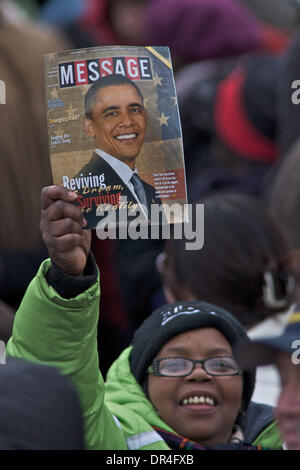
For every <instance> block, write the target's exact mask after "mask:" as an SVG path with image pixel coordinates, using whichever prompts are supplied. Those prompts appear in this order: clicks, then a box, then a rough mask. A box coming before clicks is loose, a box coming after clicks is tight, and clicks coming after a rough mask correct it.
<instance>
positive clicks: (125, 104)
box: [44, 46, 187, 229]
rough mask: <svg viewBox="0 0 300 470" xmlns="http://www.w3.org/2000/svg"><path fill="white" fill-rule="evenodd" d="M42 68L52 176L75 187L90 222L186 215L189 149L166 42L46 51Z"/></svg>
mask: <svg viewBox="0 0 300 470" xmlns="http://www.w3.org/2000/svg"><path fill="white" fill-rule="evenodd" d="M44 69H45V87H46V103H47V122H48V135H49V149H50V162H51V168H52V175H53V183H54V184H57V185H63V186H64V187H66V188H68V189H69V190H71V191H73V192H76V193H77V194H78V198H77V203H78V204H79V206H80V210H81V212H82V213H83V214H84V216H85V218H86V219H87V222H88V225H87V228H91V229H94V228H96V227H97V226H98V223H99V222H100V221H102V222H103V221H104V220H105V221H106V222H107V221H109V223H110V224H111V225H110V226H120V225H121V224H125V225H126V224H128V223H129V221H130V220H133V219H135V218H136V217H138V220H139V221H140V220H143V221H144V222H145V223H146V224H157V223H159V224H161V223H167V224H170V223H177V222H183V220H184V217H185V216H184V210H183V207H184V205H185V204H186V203H187V196H186V181H185V169H184V156H183V144H182V133H181V125H180V118H179V111H178V105H177V97H176V89H175V85H174V77H173V71H172V64H171V57H170V51H169V48H167V47H129V46H109V47H93V48H87V49H78V50H71V51H65V52H58V53H53V54H47V55H45V56H44ZM157 208H158V209H157ZM161 208H163V209H161ZM174 208H175V209H176V210H174ZM177 209H179V210H177ZM158 216H159V219H158Z"/></svg>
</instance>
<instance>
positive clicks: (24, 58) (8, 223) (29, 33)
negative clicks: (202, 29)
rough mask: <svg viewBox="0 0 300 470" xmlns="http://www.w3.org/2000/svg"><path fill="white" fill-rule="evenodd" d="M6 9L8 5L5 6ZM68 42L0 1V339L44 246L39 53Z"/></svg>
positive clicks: (46, 167)
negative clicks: (0, 95) (1, 93)
mask: <svg viewBox="0 0 300 470" xmlns="http://www.w3.org/2000/svg"><path fill="white" fill-rule="evenodd" d="M9 11H10V12H11V9H10V8H9ZM66 47H69V43H68V42H67V41H66V40H65V39H64V38H63V37H61V36H59V35H57V34H54V33H53V32H52V31H51V30H49V29H48V28H45V27H40V26H36V25H35V24H34V23H32V22H30V20H24V19H21V18H20V17H18V16H17V15H11V14H10V13H9V14H8V10H7V3H6V2H4V3H2V2H1V3H0V79H1V80H2V81H3V82H4V83H5V103H3V104H0V121H1V128H0V155H1V157H0V174H1V186H0V198H1V200H2V207H3V216H4V218H5V222H4V223H3V224H2V229H1V232H0V299H1V300H2V302H1V307H0V312H1V313H0V315H1V319H0V340H2V341H7V340H8V338H9V336H10V334H11V328H12V323H13V318H14V311H15V309H16V308H18V306H19V303H20V301H21V299H22V297H23V295H24V292H25V290H26V287H27V285H28V283H29V282H30V280H31V279H32V277H33V276H34V273H35V270H36V267H37V266H38V265H39V263H40V261H41V260H42V259H43V258H44V257H45V255H46V252H45V248H44V245H43V242H42V239H41V236H40V232H39V212H40V202H39V193H40V190H41V187H42V186H44V185H45V184H47V183H49V182H50V181H51V171H50V161H49V150H48V136H47V121H46V105H45V97H44V83H43V57H42V54H43V53H47V52H53V51H56V50H60V49H64V48H66Z"/></svg>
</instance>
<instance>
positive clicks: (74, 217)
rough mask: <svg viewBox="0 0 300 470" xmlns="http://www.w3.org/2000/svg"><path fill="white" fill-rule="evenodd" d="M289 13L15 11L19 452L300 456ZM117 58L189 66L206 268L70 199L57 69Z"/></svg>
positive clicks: (0, 315) (9, 143) (10, 401)
mask: <svg viewBox="0 0 300 470" xmlns="http://www.w3.org/2000/svg"><path fill="white" fill-rule="evenodd" d="M274 3H275V0H264V2H259V1H255V0H201V1H200V0H109V1H105V0H89V1H87V0H73V1H72V2H71V1H69V0H44V1H42V0H40V1H37V0H32V1H31V0H27V1H25V0H24V1H21V0H19V1H18V2H17V1H13V0H0V80H3V81H4V82H5V83H6V84H7V95H6V103H5V104H0V119H1V128H0V169H1V180H2V184H1V190H0V191H1V193H0V194H1V195H2V201H3V207H4V218H3V224H2V231H1V236H0V340H1V341H2V342H4V343H6V345H7V347H6V358H7V364H6V365H5V366H1V365H0V375H1V374H2V377H1V380H0V395H1V397H3V399H2V398H1V404H0V409H1V413H0V415H1V416H5V419H1V418H0V448H3V449H6V448H8V449H22V448H26V449H35V448H36V449H47V448H48V449H54V448H57V449H103V450H104V449H105V450H112V449H114V450H125V449H128V450H142V449H145V450H168V449H185V450H197V449H199V450H200V449H201V450H203V449H210V450H212V449H216V450H223V449H233V450H235V449H237V450H248V449H249V450H250V449H251V450H258V449H259V450H260V449H288V450H290V449H298V450H299V449H300V369H299V368H300V314H299V305H300V249H299V248H300V246H299V238H300V219H298V217H299V215H298V201H299V199H300V189H299V184H298V172H300V160H299V158H300V157H299V155H300V147H299V142H300V140H299V139H300V127H299V126H300V124H299V123H300V119H299V117H300V111H299V110H300V108H299V106H300V100H299V102H298V95H297V87H299V86H300V85H299V84H300V63H299V49H300V4H299V3H298V2H294V1H291V0H276V8H274ZM109 44H111V45H116V44H119V45H124V44H125V45H149V44H151V45H153V46H156V45H168V46H169V47H170V51H171V55H172V60H173V67H174V75H175V85H176V89H177V96H178V105H179V111H180V116H181V125H182V135H183V145H184V155H185V171H186V183H187V196H188V202H189V203H191V204H192V206H193V209H195V208H196V205H197V204H204V245H203V247H202V248H201V249H198V250H187V249H186V241H187V240H186V239H185V238H184V237H183V238H182V239H176V237H175V236H174V235H173V234H172V231H171V236H170V239H169V240H167V241H165V240H162V239H158V240H151V239H149V240H142V239H138V240H130V239H127V240H121V239H120V240H112V239H106V240H99V239H98V237H97V236H96V232H95V231H94V230H92V231H90V230H86V229H85V227H86V220H85V218H84V216H83V214H82V213H81V212H80V210H79V208H78V206H77V205H76V202H75V201H76V198H77V197H78V195H77V194H75V193H72V192H71V191H68V190H67V189H65V188H62V187H59V186H51V170H50V161H49V152H48V139H47V123H46V107H45V102H44V96H43V90H44V84H43V66H42V54H44V53H47V52H54V51H59V50H66V49H72V48H81V47H90V46H98V45H100V46H101V45H109ZM108 86H109V87H111V88H113V87H115V88H114V89H116V87H119V88H120V87H121V88H122V87H129V89H130V90H131V93H133V91H132V87H131V85H130V84H128V83H127V82H126V83H125V82H124V83H123V82H122V80H121V81H120V80H119V79H118V80H117V81H116V82H115V83H114V82H113V81H112V82H109V85H108ZM134 92H135V90H134ZM136 101H138V102H139V101H141V100H140V99H139V98H138V99H136ZM139 106H140V107H141V109H142V101H141V103H140V104H139ZM90 120H91V122H92V121H93V112H92V114H91V116H90ZM95 125H96V124H95ZM40 194H41V196H40ZM74 202H75V203H74ZM133 260H134V261H133ZM39 266H40V267H39ZM99 272H100V274H99ZM100 287H101V296H100ZM99 311H100V319H99ZM0 351H1V349H0ZM2 362H3V361H1V357H0V364H1V363H2ZM39 363H41V364H39ZM50 366H51V367H50ZM33 391H34V393H33ZM29 395H30V400H28V397H29ZM58 422H59V423H60V426H59V427H58V428H57V429H58V431H57V433H56V432H55V431H54V430H55V429H56V428H55V426H56V423H58ZM7 423H9V426H8V424H7ZM28 428H29V429H31V430H32V433H31V434H30V433H29V434H28V433H27V432H26V429H28ZM40 430H41V431H43V433H40Z"/></svg>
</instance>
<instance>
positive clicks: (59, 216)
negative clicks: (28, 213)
mask: <svg viewBox="0 0 300 470" xmlns="http://www.w3.org/2000/svg"><path fill="white" fill-rule="evenodd" d="M45 214H46V217H47V219H48V221H49V222H54V221H58V220H64V219H71V220H73V221H76V222H77V223H78V224H79V225H80V226H81V227H85V226H86V224H87V222H86V219H85V218H84V216H83V214H82V213H81V212H80V209H79V207H78V206H75V205H74V204H72V203H70V202H66V201H63V200H59V201H55V202H53V203H52V205H50V206H49V207H48V209H47V210H45V211H42V217H43V216H44V215H45Z"/></svg>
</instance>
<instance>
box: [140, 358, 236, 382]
mask: <svg viewBox="0 0 300 470" xmlns="http://www.w3.org/2000/svg"><path fill="white" fill-rule="evenodd" d="M198 363H199V364H201V365H202V367H203V369H204V370H205V372H206V373H207V374H208V375H213V376H224V375H241V374H242V373H243V371H242V369H240V367H239V366H238V363H237V361H236V360H235V359H234V357H232V356H215V357H209V358H208V359H186V358H184V357H160V358H156V359H154V360H153V363H152V365H151V366H150V367H149V368H148V373H150V374H153V375H156V376H157V377H185V376H187V375H190V374H191V373H192V372H193V370H194V369H195V366H196V364H198Z"/></svg>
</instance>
